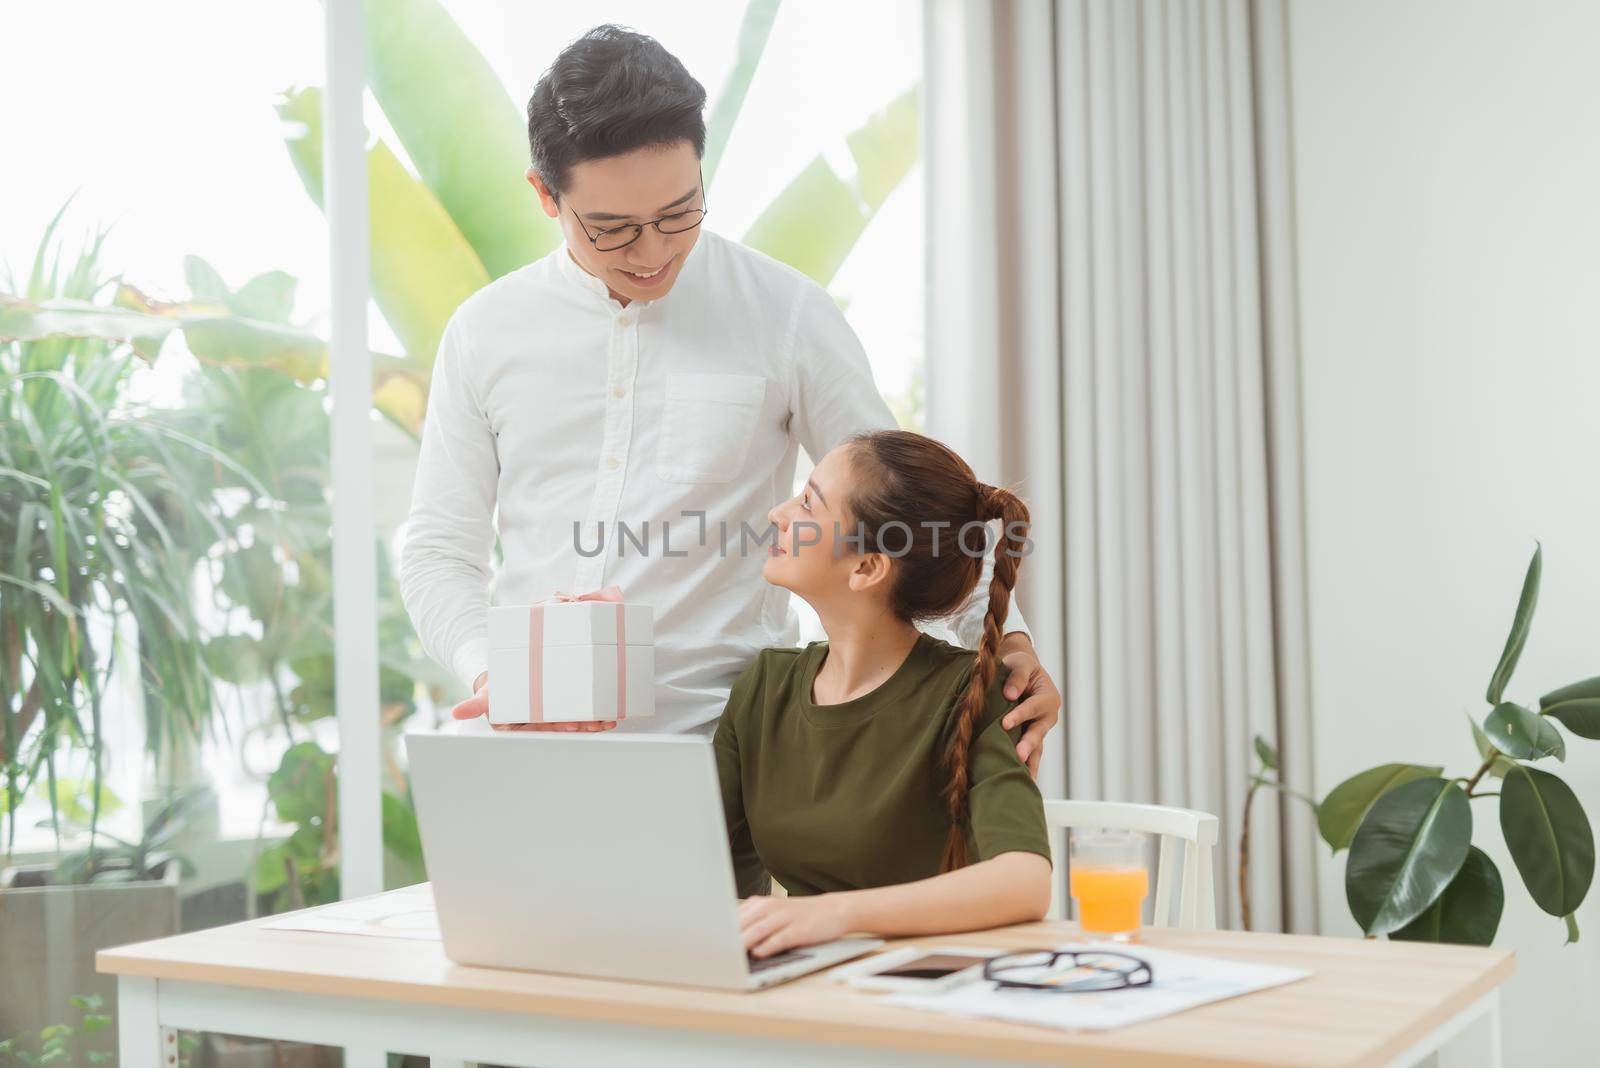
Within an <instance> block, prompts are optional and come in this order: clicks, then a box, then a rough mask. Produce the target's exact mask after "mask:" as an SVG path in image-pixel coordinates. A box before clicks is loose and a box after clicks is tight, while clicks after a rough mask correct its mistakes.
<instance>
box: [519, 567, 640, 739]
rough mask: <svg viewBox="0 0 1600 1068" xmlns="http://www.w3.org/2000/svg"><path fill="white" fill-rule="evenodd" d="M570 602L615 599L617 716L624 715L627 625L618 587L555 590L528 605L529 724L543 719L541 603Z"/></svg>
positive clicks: (626, 683)
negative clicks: (553, 592) (550, 594)
mask: <svg viewBox="0 0 1600 1068" xmlns="http://www.w3.org/2000/svg"><path fill="white" fill-rule="evenodd" d="M574 601H615V602H616V605H617V719H619V720H622V719H627V718H628V628H627V624H626V622H625V621H624V618H623V607H622V587H621V586H603V587H601V588H600V589H598V590H590V591H589V592H588V593H562V592H560V591H559V590H558V591H556V593H555V594H553V595H552V596H551V597H549V598H547V599H546V600H543V601H540V602H539V603H538V604H534V605H529V606H528V717H529V722H531V723H543V722H544V721H545V719H544V606H545V605H547V604H568V603H571V602H574Z"/></svg>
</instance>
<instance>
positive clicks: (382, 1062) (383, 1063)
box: [118, 1046, 389, 1068]
mask: <svg viewBox="0 0 1600 1068" xmlns="http://www.w3.org/2000/svg"><path fill="white" fill-rule="evenodd" d="M118 1068H121V1066H120V1065H119V1066H118ZM344 1068H389V1053H388V1051H387V1050H385V1049H383V1048H382V1047H381V1046H346V1047H345V1048H344Z"/></svg>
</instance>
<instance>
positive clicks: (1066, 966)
mask: <svg viewBox="0 0 1600 1068" xmlns="http://www.w3.org/2000/svg"><path fill="white" fill-rule="evenodd" d="M983 977H984V978H985V979H987V980H989V981H990V982H992V983H995V984H996V986H997V987H998V988H999V989H1001V990H1047V991H1050V992H1051V993H1056V994H1084V993H1094V992H1097V991H1101V990H1126V989H1128V988H1130V987H1136V986H1149V985H1150V984H1151V983H1152V982H1154V981H1155V974H1154V973H1153V972H1152V971H1151V970H1150V965H1149V964H1147V963H1145V962H1144V961H1142V960H1140V959H1139V958H1138V957H1133V956H1129V955H1128V954H1126V953H1109V952H1106V951H1103V950H1082V949H1077V950H1072V949H1030V950H1023V951H1021V952H1019V953H1007V954H1004V955H1003V956H999V957H992V958H990V959H989V960H988V961H985V962H984V965H983Z"/></svg>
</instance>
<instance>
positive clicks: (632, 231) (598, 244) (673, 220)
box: [567, 176, 706, 252]
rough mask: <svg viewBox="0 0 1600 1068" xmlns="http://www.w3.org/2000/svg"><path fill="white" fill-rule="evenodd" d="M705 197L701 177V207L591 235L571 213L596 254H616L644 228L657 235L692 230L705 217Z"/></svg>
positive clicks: (633, 240)
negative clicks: (653, 231) (648, 228)
mask: <svg viewBox="0 0 1600 1068" xmlns="http://www.w3.org/2000/svg"><path fill="white" fill-rule="evenodd" d="M705 196H706V182H705V178H704V177H703V176H702V177H701V179H700V203H701V207H698V208H690V209H689V210H688V211H675V212H673V213H672V214H671V215H663V216H661V217H660V218H659V219H651V220H650V221H649V222H643V223H629V224H628V225H626V226H613V227H611V228H610V229H606V230H601V231H599V232H598V233H593V234H591V233H590V232H589V228H588V227H587V226H584V225H583V220H582V219H578V213H577V212H575V211H573V212H572V217H573V218H574V219H578V226H579V227H581V228H582V230H583V236H584V237H587V238H588V239H589V243H590V244H591V245H593V246H594V250H595V251H596V252H616V251H617V250H618V249H624V248H627V247H628V246H629V245H631V244H633V243H634V242H635V241H637V240H639V237H640V235H642V234H643V233H644V228H645V227H646V226H654V227H655V228H656V233H658V234H681V233H685V232H687V231H689V230H693V229H694V228H695V227H696V226H699V225H700V223H701V222H702V221H703V220H704V219H705V217H706V208H705V206H704V205H705ZM567 210H568V211H572V208H571V207H570V206H569V207H568V208H567Z"/></svg>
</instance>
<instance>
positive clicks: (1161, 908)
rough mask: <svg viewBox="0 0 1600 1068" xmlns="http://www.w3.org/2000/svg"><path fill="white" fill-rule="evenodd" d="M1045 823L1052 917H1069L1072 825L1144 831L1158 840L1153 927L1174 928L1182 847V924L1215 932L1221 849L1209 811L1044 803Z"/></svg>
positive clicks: (1179, 923) (1119, 804)
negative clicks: (1065, 894)
mask: <svg viewBox="0 0 1600 1068" xmlns="http://www.w3.org/2000/svg"><path fill="white" fill-rule="evenodd" d="M1044 822H1045V826H1046V828H1047V829H1048V830H1049V832H1050V855H1051V860H1052V863H1053V864H1054V867H1055V871H1054V872H1053V873H1052V877H1051V880H1050V912H1049V916H1048V918H1049V919H1052V920H1059V919H1062V918H1063V916H1064V915H1065V911H1064V908H1063V906H1064V904H1065V903H1064V902H1063V900H1062V893H1061V889H1062V877H1061V872H1062V869H1063V867H1064V865H1063V864H1062V863H1061V861H1062V859H1063V858H1065V857H1066V856H1067V851H1066V849H1065V848H1064V846H1065V845H1066V834H1065V832H1066V831H1067V830H1069V829H1071V828H1079V827H1081V828H1086V829H1088V828H1100V829H1104V830H1113V831H1141V832H1143V833H1144V834H1149V835H1155V836H1156V837H1157V838H1158V839H1159V841H1160V843H1161V848H1160V854H1159V856H1158V858H1157V861H1156V898H1155V911H1154V913H1153V914H1152V916H1151V921H1150V925H1151V926H1152V927H1167V926H1170V920H1171V916H1172V884H1173V881H1174V873H1173V870H1172V869H1173V865H1174V863H1175V862H1176V861H1177V859H1178V852H1179V849H1178V847H1179V843H1182V846H1183V869H1182V885H1181V886H1180V887H1179V889H1178V921H1177V926H1179V927H1195V928H1201V929H1203V930H1211V929H1214V928H1215V927H1216V926H1217V906H1216V898H1215V896H1214V893H1215V892H1214V890H1213V888H1212V874H1211V873H1212V868H1213V854H1214V853H1215V851H1216V848H1217V817H1215V816H1213V815H1211V814H1210V813H1207V812H1196V811H1194V810H1193V809H1187V808H1169V807H1167V806H1165V805H1136V804H1129V803H1125V802H1120V801H1046V802H1045V803H1044Z"/></svg>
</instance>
